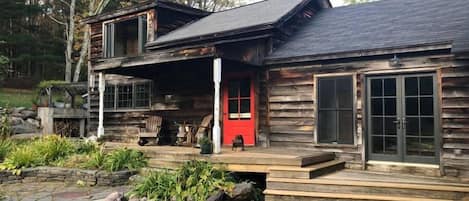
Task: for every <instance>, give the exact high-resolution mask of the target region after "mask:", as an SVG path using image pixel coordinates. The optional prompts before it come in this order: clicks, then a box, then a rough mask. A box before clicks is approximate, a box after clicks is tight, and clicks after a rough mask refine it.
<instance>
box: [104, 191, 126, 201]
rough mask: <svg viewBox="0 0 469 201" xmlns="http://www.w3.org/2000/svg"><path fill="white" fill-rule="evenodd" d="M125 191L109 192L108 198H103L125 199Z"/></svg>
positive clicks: (110, 199) (116, 200)
mask: <svg viewBox="0 0 469 201" xmlns="http://www.w3.org/2000/svg"><path fill="white" fill-rule="evenodd" d="M124 200H125V197H124V193H122V192H114V193H111V194H109V195H108V196H107V197H106V198H104V199H103V201H124Z"/></svg>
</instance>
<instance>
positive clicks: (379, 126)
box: [371, 117, 384, 135]
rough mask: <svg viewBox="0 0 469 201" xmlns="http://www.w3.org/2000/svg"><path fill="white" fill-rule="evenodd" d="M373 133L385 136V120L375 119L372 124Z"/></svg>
mask: <svg viewBox="0 0 469 201" xmlns="http://www.w3.org/2000/svg"><path fill="white" fill-rule="evenodd" d="M371 127H372V129H371V132H372V134H373V135H383V128H384V127H383V118H382V117H373V118H372V123H371Z"/></svg>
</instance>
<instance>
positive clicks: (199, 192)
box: [129, 161, 235, 201]
mask: <svg viewBox="0 0 469 201" xmlns="http://www.w3.org/2000/svg"><path fill="white" fill-rule="evenodd" d="M234 185H235V183H234V182H233V179H232V178H231V177H230V176H228V175H227V173H226V172H225V171H224V170H222V169H217V168H215V167H214V166H213V165H212V164H211V163H209V162H205V161H189V162H186V163H185V164H184V165H183V166H182V167H181V168H180V169H178V170H177V171H176V172H174V173H171V172H167V171H165V172H153V173H150V174H149V175H148V176H147V177H145V179H144V180H142V181H140V183H138V184H137V185H136V186H135V187H134V188H133V189H132V190H131V191H130V193H129V194H130V195H131V196H137V197H148V198H150V199H155V200H177V201H187V200H194V201H204V200H206V199H207V197H208V196H210V195H212V194H213V193H215V192H216V191H218V190H224V191H225V192H231V191H232V190H233V188H234Z"/></svg>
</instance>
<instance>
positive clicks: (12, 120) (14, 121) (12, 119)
mask: <svg viewBox="0 0 469 201" xmlns="http://www.w3.org/2000/svg"><path fill="white" fill-rule="evenodd" d="M10 123H11V125H12V126H14V125H19V124H23V123H24V120H23V119H22V118H20V117H10Z"/></svg>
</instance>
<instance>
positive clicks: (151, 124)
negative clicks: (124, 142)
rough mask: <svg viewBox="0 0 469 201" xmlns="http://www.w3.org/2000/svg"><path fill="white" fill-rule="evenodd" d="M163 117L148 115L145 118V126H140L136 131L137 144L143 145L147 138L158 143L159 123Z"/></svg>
mask: <svg viewBox="0 0 469 201" xmlns="http://www.w3.org/2000/svg"><path fill="white" fill-rule="evenodd" d="M162 123H163V118H162V117H160V116H150V117H148V118H147V119H146V120H145V128H140V129H139V133H138V145H140V146H144V145H145V144H147V143H148V142H149V141H148V140H149V139H155V143H156V144H158V141H159V138H160V131H161V124H162Z"/></svg>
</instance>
